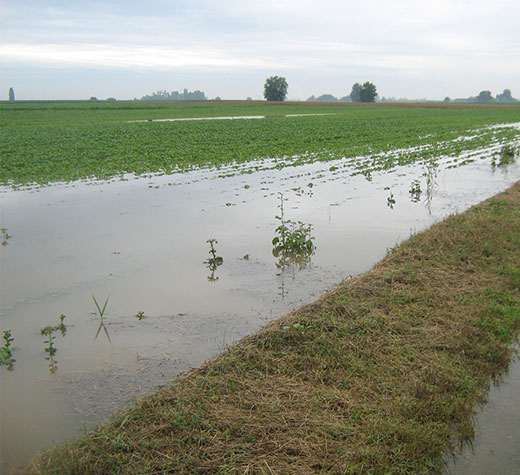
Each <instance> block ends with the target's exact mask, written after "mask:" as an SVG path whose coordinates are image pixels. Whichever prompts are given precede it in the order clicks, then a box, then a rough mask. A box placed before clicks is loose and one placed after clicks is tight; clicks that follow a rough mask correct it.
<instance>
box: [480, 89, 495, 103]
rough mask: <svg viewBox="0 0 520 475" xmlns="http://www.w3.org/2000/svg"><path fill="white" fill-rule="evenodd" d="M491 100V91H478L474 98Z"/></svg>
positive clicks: (482, 100)
mask: <svg viewBox="0 0 520 475" xmlns="http://www.w3.org/2000/svg"><path fill="white" fill-rule="evenodd" d="M493 100H494V99H493V96H492V95H491V91H480V92H479V94H478V96H477V98H476V101H477V102H493Z"/></svg>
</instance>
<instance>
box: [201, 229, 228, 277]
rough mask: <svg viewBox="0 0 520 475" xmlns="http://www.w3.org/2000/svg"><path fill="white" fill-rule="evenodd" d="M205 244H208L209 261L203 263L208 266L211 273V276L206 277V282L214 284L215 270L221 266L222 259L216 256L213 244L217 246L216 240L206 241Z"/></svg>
mask: <svg viewBox="0 0 520 475" xmlns="http://www.w3.org/2000/svg"><path fill="white" fill-rule="evenodd" d="M206 242H207V243H208V244H209V254H210V256H211V257H210V258H209V259H207V260H205V261H204V263H205V264H207V265H208V269H209V270H210V271H211V274H210V275H208V280H209V281H210V282H216V281H217V280H218V277H217V276H215V271H216V270H217V267H218V266H220V265H222V263H223V262H224V259H223V258H222V257H220V256H217V250H216V249H215V244H217V243H218V241H217V240H216V239H213V238H212V239H208V240H207V241H206Z"/></svg>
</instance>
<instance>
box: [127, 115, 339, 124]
mask: <svg viewBox="0 0 520 475" xmlns="http://www.w3.org/2000/svg"><path fill="white" fill-rule="evenodd" d="M319 115H333V114H332V113H323V114H282V115H226V116H218V117H176V118H174V119H145V120H129V121H128V122H180V121H186V120H188V121H190V120H235V119H237V120H238V119H269V118H272V117H307V116H309V117H311V116H319Z"/></svg>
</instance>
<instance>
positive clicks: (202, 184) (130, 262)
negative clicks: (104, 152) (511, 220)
mask: <svg viewBox="0 0 520 475" xmlns="http://www.w3.org/2000/svg"><path fill="white" fill-rule="evenodd" d="M499 149H500V146H499V145H497V146H496V147H491V148H487V149H485V150H476V151H473V152H472V153H471V160H468V163H467V164H465V165H463V166H458V167H453V166H452V165H453V157H444V158H443V159H439V160H437V161H436V163H435V164H433V162H424V163H416V164H415V165H408V166H403V167H398V168H397V169H395V171H393V172H381V173H378V172H375V173H372V174H370V175H367V176H365V175H363V174H358V175H355V176H352V174H351V172H352V170H351V169H348V168H344V167H342V163H343V162H342V161H341V160H337V161H329V162H316V163H311V164H306V165H302V166H298V167H287V168H283V169H280V170H278V169H270V167H269V166H268V165H267V164H266V166H265V167H259V171H256V172H252V170H250V169H247V170H242V172H241V170H240V169H237V167H233V166H229V167H221V168H219V169H208V170H200V171H192V172H189V173H185V174H174V175H162V176H148V177H140V178H135V177H133V176H131V175H128V176H125V177H122V178H118V179H115V180H111V181H109V182H101V181H91V182H88V181H84V182H73V183H68V184H57V185H53V186H48V187H43V188H34V189H26V190H17V191H12V190H10V189H7V188H4V189H1V209H0V213H1V218H2V221H1V227H2V228H3V229H5V230H6V231H5V233H7V234H4V236H3V238H4V242H5V245H4V246H2V247H1V264H2V265H1V279H2V280H1V318H2V331H4V330H5V329H10V330H11V334H12V337H13V338H14V340H13V342H12V346H14V347H15V348H16V349H15V351H14V352H13V357H14V359H15V361H14V363H13V365H12V367H11V368H6V367H2V368H1V372H2V374H1V376H2V388H1V426H2V441H1V450H2V453H1V458H2V463H3V466H4V468H5V469H6V470H9V469H10V468H11V467H12V466H14V465H17V464H22V463H24V462H25V461H27V460H28V459H29V458H30V457H31V456H32V455H34V453H35V452H36V451H37V450H39V449H42V448H45V447H48V446H49V445H50V444H52V443H53V442H59V441H61V440H63V439H64V438H65V437H68V436H72V435H75V434H78V433H79V432H80V431H81V430H83V429H84V428H85V427H87V428H88V427H89V426H90V425H91V424H93V423H95V422H97V421H100V420H103V419H104V418H106V417H107V416H108V415H109V414H110V413H111V412H112V411H114V410H115V409H116V408H117V407H120V406H121V405H122V404H124V403H125V402H126V401H128V400H129V399H131V398H132V397H135V396H139V395H142V394H144V393H146V392H148V391H151V390H152V389H153V388H154V387H156V386H157V385H160V384H167V383H168V381H170V380H171V379H172V378H174V377H175V376H177V375H178V374H179V373H181V372H183V371H186V370H188V369H189V368H191V367H196V366H198V365H200V364H201V363H202V362H203V361H205V360H207V359H208V358H210V357H212V356H213V355H215V354H217V353H219V352H220V351H222V350H223V349H224V348H225V347H226V345H230V344H232V343H233V342H236V341H237V340H239V339H240V338H242V337H243V336H245V335H247V334H249V333H251V332H254V331H255V330H257V329H259V328H260V327H261V326H262V325H264V324H265V323H266V322H267V321H269V320H270V319H273V318H276V317H277V316H280V315H282V314H283V313H284V312H287V311H289V310H291V309H293V308H295V307H297V306H299V305H301V304H303V303H307V302H310V301H312V300H314V299H315V298H317V297H318V296H319V295H320V294H321V293H322V292H323V291H325V290H326V289H327V288H330V287H331V286H333V285H334V284H335V283H337V282H339V281H340V280H342V279H348V278H349V276H352V275H355V274H357V273H360V272H363V271H366V270H368V269H369V268H370V267H371V266H372V265H373V264H374V263H375V262H377V261H378V260H380V259H381V258H382V257H383V256H384V255H385V253H386V251H387V249H388V248H390V247H392V246H394V245H395V244H396V242H399V241H401V240H404V239H406V238H407V237H408V236H409V235H410V234H411V233H413V232H416V231H420V230H422V229H424V228H425V227H427V226H429V225H430V224H431V223H433V222H435V221H438V220H441V219H443V218H444V217H445V216H447V215H448V214H450V213H453V212H456V211H461V210H463V209H466V208H467V207H469V206H471V205H472V204H475V203H477V202H479V201H481V200H483V199H485V198H487V197H489V196H492V195H494V194H495V193H497V192H499V191H500V190H503V189H505V188H507V187H508V186H509V185H510V184H511V183H513V182H515V181H517V180H519V179H520V165H519V164H518V163H511V164H509V165H507V166H503V167H499V166H492V157H493V154H495V153H496V152H497V151H498V150H499ZM462 162H463V161H462ZM462 162H461V163H462ZM280 192H281V193H283V198H284V210H285V215H286V218H287V219H291V220H294V221H302V222H303V223H307V224H311V225H312V235H313V237H314V244H315V245H316V250H315V252H314V254H313V255H312V256H311V258H310V261H309V262H306V263H305V265H303V264H302V265H282V264H281V263H280V262H279V260H278V259H277V258H276V257H275V256H273V253H272V251H273V245H272V239H273V237H274V235H275V229H276V227H277V225H278V222H277V220H276V218H275V216H276V215H277V214H278V213H279V210H278V205H279V193H280ZM208 239H215V240H216V241H217V242H216V243H215V248H216V251H217V253H218V255H219V256H222V258H223V264H222V265H219V266H218V267H216V268H213V269H212V268H210V267H209V266H208V265H207V264H206V263H205V261H206V260H207V259H208V256H209V250H210V247H209V244H208V243H207V240H208ZM96 302H97V304H98V305H96ZM105 303H106V308H103V306H104V304H105ZM62 315H64V316H65V317H62V319H61V320H62V323H63V325H64V327H63V326H61V327H60V316H62ZM47 326H50V327H51V330H50V331H47V332H46V331H43V332H42V329H44V328H45V327H47ZM52 327H56V328H54V329H53V328H52ZM42 333H43V334H42Z"/></svg>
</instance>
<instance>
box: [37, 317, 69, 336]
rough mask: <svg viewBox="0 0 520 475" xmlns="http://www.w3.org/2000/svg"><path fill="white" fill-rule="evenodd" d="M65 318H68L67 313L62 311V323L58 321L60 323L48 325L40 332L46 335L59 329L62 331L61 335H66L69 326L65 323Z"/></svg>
mask: <svg viewBox="0 0 520 475" xmlns="http://www.w3.org/2000/svg"><path fill="white" fill-rule="evenodd" d="M65 318H66V317H65V315H64V314H63V313H62V314H61V315H60V323H58V325H47V326H45V327H43V328H42V329H40V334H41V335H46V334H47V333H49V332H55V331H58V330H59V331H60V333H61V336H65V333H67V326H66V325H65V324H64V323H63V321H64V320H65Z"/></svg>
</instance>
